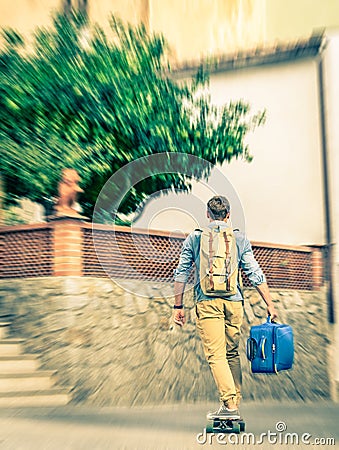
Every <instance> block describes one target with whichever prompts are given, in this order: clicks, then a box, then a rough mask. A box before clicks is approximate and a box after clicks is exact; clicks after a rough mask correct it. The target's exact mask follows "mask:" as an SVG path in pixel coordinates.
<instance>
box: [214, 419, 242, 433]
mask: <svg viewBox="0 0 339 450" xmlns="http://www.w3.org/2000/svg"><path fill="white" fill-rule="evenodd" d="M241 431H245V422H244V421H243V420H242V419H232V418H231V417H227V418H225V417H216V418H214V419H210V420H209V421H208V422H207V425H206V433H236V434H239V433H240V432H241Z"/></svg>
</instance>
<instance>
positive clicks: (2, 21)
mask: <svg viewBox="0 0 339 450" xmlns="http://www.w3.org/2000/svg"><path fill="white" fill-rule="evenodd" d="M61 4H62V0H0V26H1V27H12V28H15V29H17V30H18V31H20V32H21V33H23V34H27V33H30V32H31V31H33V30H34V28H35V27H37V26H46V25H48V24H49V23H50V22H51V13H52V12H53V11H56V10H57V9H59V8H60V6H61Z"/></svg>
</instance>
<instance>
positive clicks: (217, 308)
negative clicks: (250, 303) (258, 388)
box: [196, 298, 244, 405]
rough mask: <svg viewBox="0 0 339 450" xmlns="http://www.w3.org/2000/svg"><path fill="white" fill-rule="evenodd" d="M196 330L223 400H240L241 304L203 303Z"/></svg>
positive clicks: (200, 304)
mask: <svg viewBox="0 0 339 450" xmlns="http://www.w3.org/2000/svg"><path fill="white" fill-rule="evenodd" d="M196 314H197V329H198V331H199V334H200V337H201V340H202V343H203V347H204V352H205V356H206V359H207V361H208V364H209V366H210V368H211V371H212V374H213V378H214V380H215V383H216V385H217V388H218V391H219V395H220V400H221V401H224V402H226V403H227V402H228V401H230V400H233V401H234V402H235V403H237V405H239V402H240V399H241V381H242V376H241V366H240V356H239V352H238V347H239V340H240V328H241V325H242V321H243V315H244V312H243V305H242V302H232V301H230V300H225V299H223V298H214V299H211V300H203V301H201V302H198V303H197V304H196Z"/></svg>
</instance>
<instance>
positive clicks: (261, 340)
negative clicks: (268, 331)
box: [259, 337, 266, 359]
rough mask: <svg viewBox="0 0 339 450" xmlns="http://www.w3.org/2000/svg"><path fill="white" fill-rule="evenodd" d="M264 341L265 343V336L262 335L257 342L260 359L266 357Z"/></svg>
mask: <svg viewBox="0 0 339 450" xmlns="http://www.w3.org/2000/svg"><path fill="white" fill-rule="evenodd" d="M265 343H266V338H265V337H262V338H261V339H260V342H259V349H260V353H261V358H262V359H266V355H265Z"/></svg>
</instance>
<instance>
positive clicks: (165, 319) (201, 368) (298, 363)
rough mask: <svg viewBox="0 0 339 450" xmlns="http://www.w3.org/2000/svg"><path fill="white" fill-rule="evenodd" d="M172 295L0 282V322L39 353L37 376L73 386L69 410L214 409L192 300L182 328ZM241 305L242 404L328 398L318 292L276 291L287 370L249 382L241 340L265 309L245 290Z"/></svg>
mask: <svg viewBox="0 0 339 450" xmlns="http://www.w3.org/2000/svg"><path fill="white" fill-rule="evenodd" d="M126 283H127V284H126ZM119 284H120V285H119ZM129 287H130V288H129ZM171 289H172V288H171V286H169V285H168V284H167V285H165V284H160V283H152V284H151V283H145V282H139V281H128V282H127V281H124V284H123V287H122V286H121V283H119V280H118V282H117V283H116V282H112V281H111V280H108V279H99V278H83V277H67V278H66V277H53V278H34V279H25V280H6V281H1V282H0V314H13V324H12V327H11V334H12V335H13V336H18V337H23V338H24V339H25V340H26V341H25V350H26V351H27V352H29V353H39V354H41V365H42V367H43V368H44V369H49V370H51V369H56V370H58V380H59V384H60V385H63V386H72V387H73V392H72V393H73V401H74V402H87V403H89V404H96V405H131V404H137V405H140V404H152V403H163V402H165V403H174V402H181V401H182V402H194V401H206V400H208V401H210V400H216V399H217V393H216V389H215V387H214V382H213V380H212V377H211V374H210V370H209V367H208V365H207V363H206V362H205V358H204V355H203V351H202V345H201V342H200V339H199V337H198V335H197V332H196V329H195V312H194V304H193V299H192V293H191V292H188V293H187V294H186V301H185V304H186V307H187V310H186V313H187V319H188V322H187V324H186V325H185V327H183V328H182V329H179V328H178V327H176V326H173V325H172V323H171V320H170V319H171V314H172V305H173V297H171ZM136 292H137V293H138V294H136ZM245 296H246V301H245V320H244V324H243V339H242V343H241V354H242V365H243V374H244V375H243V376H244V381H243V397H244V400H246V399H263V398H266V399H269V398H274V399H277V400H280V399H287V398H292V399H303V400H311V399H312V400H314V399H316V398H326V397H328V396H329V392H330V388H329V378H328V372H327V347H328V345H329V330H328V325H327V319H326V300H325V295H324V293H323V292H322V291H313V292H306V291H287V290H286V291H273V297H274V298H275V299H276V307H277V310H278V312H279V317H280V321H281V322H285V323H289V324H290V325H292V326H293V329H294V333H295V342H296V348H295V350H296V351H295V365H294V368H293V370H291V371H287V372H281V373H280V374H279V375H262V374H260V375H258V374H256V375H252V374H251V373H250V369H249V363H248V361H247V360H246V356H245V341H246V338H247V336H248V334H249V327H250V326H251V325H254V324H258V323H261V322H263V320H264V319H265V314H266V310H265V305H264V302H263V301H262V300H260V297H259V296H258V294H257V293H256V291H255V290H246V292H245Z"/></svg>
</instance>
